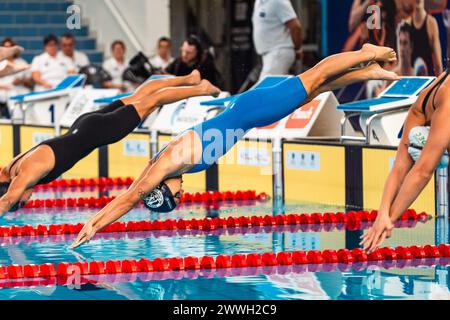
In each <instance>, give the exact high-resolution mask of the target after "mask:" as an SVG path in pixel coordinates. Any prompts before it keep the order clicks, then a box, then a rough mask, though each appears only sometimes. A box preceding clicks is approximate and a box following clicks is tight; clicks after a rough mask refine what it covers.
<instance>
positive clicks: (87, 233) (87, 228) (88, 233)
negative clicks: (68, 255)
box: [69, 222, 97, 249]
mask: <svg viewBox="0 0 450 320" xmlns="http://www.w3.org/2000/svg"><path fill="white" fill-rule="evenodd" d="M96 233H97V230H95V228H94V225H93V224H92V222H88V223H86V224H85V225H84V227H83V229H81V231H80V233H79V234H78V237H77V240H75V242H74V243H72V245H71V246H70V247H69V248H70V249H75V248H77V247H79V246H81V245H82V244H84V243H87V242H89V241H90V240H91V239H92V238H93V237H94V236H95V234H96Z"/></svg>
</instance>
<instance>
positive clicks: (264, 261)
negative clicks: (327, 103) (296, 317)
mask: <svg viewBox="0 0 450 320" xmlns="http://www.w3.org/2000/svg"><path fill="white" fill-rule="evenodd" d="M440 258H450V245H448V244H441V245H439V246H435V245H426V246H423V247H422V246H410V247H403V246H399V247H397V248H395V249H394V248H390V247H385V248H381V249H378V250H376V251H374V252H372V253H370V254H367V253H366V252H364V251H363V250H362V249H360V248H357V249H353V250H349V249H340V250H337V251H336V250H324V251H319V250H310V251H294V252H279V253H274V252H266V253H249V254H235V255H219V256H216V257H213V256H203V257H194V256H189V257H173V258H155V259H154V260H149V259H147V258H142V259H140V260H134V259H125V260H108V261H91V262H75V263H69V262H61V263H58V264H54V263H44V264H40V265H37V264H27V265H15V264H13V265H8V266H0V280H8V279H9V280H13V279H32V278H39V277H44V278H47V277H60V278H67V277H69V276H71V275H73V273H74V272H78V273H79V274H80V275H83V276H88V275H103V274H136V273H152V272H167V271H175V272H176V271H188V270H218V269H231V268H258V267H277V266H293V265H309V264H312V265H323V264H346V265H348V267H351V265H352V264H354V263H362V264H367V263H369V262H377V263H378V262H380V261H401V260H416V261H418V262H416V263H419V264H420V263H422V261H423V260H424V259H440Z"/></svg>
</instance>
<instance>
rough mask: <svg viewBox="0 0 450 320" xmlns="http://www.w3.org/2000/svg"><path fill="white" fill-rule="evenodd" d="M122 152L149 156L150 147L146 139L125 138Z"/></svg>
mask: <svg viewBox="0 0 450 320" xmlns="http://www.w3.org/2000/svg"><path fill="white" fill-rule="evenodd" d="M123 154H124V155H126V156H133V157H149V155H150V148H149V144H148V141H146V140H125V142H124V144H123Z"/></svg>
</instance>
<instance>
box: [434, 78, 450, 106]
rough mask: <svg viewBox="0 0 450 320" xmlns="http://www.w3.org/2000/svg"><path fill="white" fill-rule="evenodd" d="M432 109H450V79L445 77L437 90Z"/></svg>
mask: <svg viewBox="0 0 450 320" xmlns="http://www.w3.org/2000/svg"><path fill="white" fill-rule="evenodd" d="M434 107H435V108H436V109H437V108H441V107H444V108H450V77H447V79H445V81H444V82H443V83H442V85H441V87H440V88H439V90H437V92H436V97H435V98H434Z"/></svg>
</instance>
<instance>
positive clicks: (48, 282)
mask: <svg viewBox="0 0 450 320" xmlns="http://www.w3.org/2000/svg"><path fill="white" fill-rule="evenodd" d="M436 265H440V266H443V267H446V266H449V265H450V258H442V257H441V258H439V259H437V258H431V259H429V258H427V259H415V260H390V261H368V262H366V263H360V262H356V263H355V262H354V263H348V264H343V263H334V264H297V265H289V266H284V265H278V266H271V267H256V268H255V267H253V268H249V267H247V268H226V269H203V270H197V269H196V270H183V271H166V272H156V271H155V272H146V273H143V272H139V273H120V274H108V273H105V274H101V275H87V276H86V275H81V274H80V272H79V271H80V269H79V268H77V267H73V268H72V269H71V271H72V274H71V275H67V276H53V277H38V278H28V279H26V280H24V279H9V278H8V279H6V280H0V288H20V287H37V286H56V285H59V286H67V287H70V288H77V287H78V288H80V289H81V286H82V285H85V284H88V283H91V284H94V285H102V284H114V283H126V282H135V281H137V280H138V279H139V280H140V281H143V282H150V281H163V280H181V279H191V280H193V279H197V278H199V277H202V278H206V279H210V278H225V277H242V276H258V275H266V276H271V275H288V274H303V273H306V272H334V271H340V272H349V271H350V270H351V269H353V270H355V271H357V272H361V271H364V270H370V269H371V268H384V269H386V270H389V269H392V268H396V269H404V268H410V267H419V266H420V267H422V266H424V267H433V266H436ZM69 268H70V267H69ZM69 271H70V270H69Z"/></svg>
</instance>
